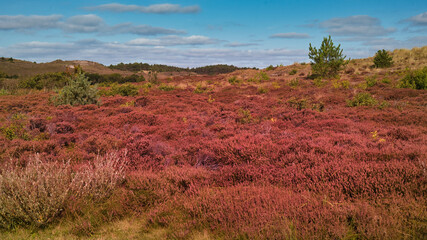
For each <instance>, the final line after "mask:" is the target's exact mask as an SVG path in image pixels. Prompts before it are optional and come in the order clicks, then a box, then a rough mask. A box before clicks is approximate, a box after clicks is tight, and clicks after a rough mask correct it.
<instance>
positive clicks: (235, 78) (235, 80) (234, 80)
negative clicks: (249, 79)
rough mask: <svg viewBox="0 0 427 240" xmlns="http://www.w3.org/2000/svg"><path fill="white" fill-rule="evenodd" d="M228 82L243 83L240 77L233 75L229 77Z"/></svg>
mask: <svg viewBox="0 0 427 240" xmlns="http://www.w3.org/2000/svg"><path fill="white" fill-rule="evenodd" d="M228 82H229V83H230V84H233V85H234V84H239V83H241V82H242V80H240V79H238V78H237V77H236V76H233V77H231V78H229V79H228Z"/></svg>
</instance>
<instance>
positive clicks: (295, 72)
mask: <svg viewBox="0 0 427 240" xmlns="http://www.w3.org/2000/svg"><path fill="white" fill-rule="evenodd" d="M295 74H297V70H296V69H292V70H291V71H290V72H289V75H295Z"/></svg>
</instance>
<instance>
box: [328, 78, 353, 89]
mask: <svg viewBox="0 0 427 240" xmlns="http://www.w3.org/2000/svg"><path fill="white" fill-rule="evenodd" d="M332 87H333V88H336V89H337V88H342V89H349V88H350V82H349V81H348V80H342V81H340V80H334V81H332Z"/></svg>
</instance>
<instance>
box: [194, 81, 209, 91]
mask: <svg viewBox="0 0 427 240" xmlns="http://www.w3.org/2000/svg"><path fill="white" fill-rule="evenodd" d="M209 91H211V89H210V88H209V87H208V86H206V85H204V84H202V83H198V84H197V85H196V89H194V93H205V92H209Z"/></svg>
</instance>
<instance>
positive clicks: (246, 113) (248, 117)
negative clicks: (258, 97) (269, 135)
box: [237, 109, 254, 124]
mask: <svg viewBox="0 0 427 240" xmlns="http://www.w3.org/2000/svg"><path fill="white" fill-rule="evenodd" d="M237 121H238V122H239V123H242V124H246V123H251V122H253V121H254V119H253V117H252V114H251V111H250V110H245V109H239V117H238V119H237Z"/></svg>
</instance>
